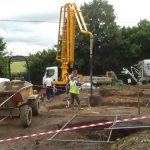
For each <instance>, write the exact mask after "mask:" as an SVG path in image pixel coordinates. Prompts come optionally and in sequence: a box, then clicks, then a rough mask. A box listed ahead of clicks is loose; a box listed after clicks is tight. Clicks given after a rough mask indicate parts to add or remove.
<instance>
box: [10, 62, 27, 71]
mask: <svg viewBox="0 0 150 150" xmlns="http://www.w3.org/2000/svg"><path fill="white" fill-rule="evenodd" d="M10 69H11V73H12V74H18V73H23V72H26V71H27V69H26V62H25V61H17V62H12V63H11V65H10Z"/></svg>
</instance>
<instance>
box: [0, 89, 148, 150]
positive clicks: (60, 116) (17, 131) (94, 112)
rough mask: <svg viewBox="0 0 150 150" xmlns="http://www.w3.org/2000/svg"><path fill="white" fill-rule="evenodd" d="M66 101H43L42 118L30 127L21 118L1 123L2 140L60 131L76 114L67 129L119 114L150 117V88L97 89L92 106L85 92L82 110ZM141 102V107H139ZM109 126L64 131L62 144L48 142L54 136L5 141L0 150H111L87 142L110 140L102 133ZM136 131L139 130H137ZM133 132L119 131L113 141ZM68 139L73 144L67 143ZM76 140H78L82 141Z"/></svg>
mask: <svg viewBox="0 0 150 150" xmlns="http://www.w3.org/2000/svg"><path fill="white" fill-rule="evenodd" d="M66 99H67V95H66V94H61V95H58V96H55V97H54V98H53V99H52V100H51V101H46V99H45V100H44V101H41V102H40V115H39V116H38V117H33V119H32V124H31V126H30V127H28V128H23V127H22V126H21V124H20V119H19V118H17V117H12V118H7V119H6V120H4V121H1V122H0V139H7V138H13V137H18V136H24V135H30V134H34V133H35V134H38V133H40V132H46V131H50V130H56V129H60V128H62V127H63V126H64V125H65V124H66V123H67V122H68V121H70V120H71V118H72V117H73V116H74V115H76V116H75V118H74V119H73V120H71V121H70V123H69V124H68V125H67V126H66V127H67V128H69V127H74V126H80V125H86V124H92V123H99V122H105V121H109V120H112V119H114V116H115V115H116V114H118V115H119V114H126V115H127V116H130V115H132V114H134V115H135V116H136V115H138V113H139V112H140V114H141V115H149V113H150V104H149V100H150V87H148V86H140V87H139V86H123V87H108V86H106V87H103V88H102V87H101V88H99V89H96V90H93V96H92V100H91V101H90V104H91V106H89V100H90V90H81V94H80V100H81V105H82V108H83V109H82V110H80V111H78V109H77V107H76V106H75V109H74V110H71V109H70V108H67V101H66ZM138 101H139V102H140V105H138ZM138 106H140V109H138V108H139V107H138ZM107 127H109V125H106V126H101V127H92V128H87V129H79V130H75V131H66V132H62V133H59V134H57V135H56V136H55V137H54V139H59V140H60V141H61V142H60V141H54V140H52V141H50V140H48V139H50V138H51V137H52V136H53V135H54V134H47V135H43V136H36V137H34V138H27V139H19V140H14V141H9V142H3V143H0V150H48V149H50V150H70V149H72V150H80V149H82V150H99V149H101V150H107V149H108V150H109V149H111V146H112V144H111V143H110V144H108V143H90V142H87V140H95V141H107V140H108V136H109V132H108V131H107V130H102V129H103V128H107ZM134 132H136V131H135V130H134ZM130 133H131V132H128V134H127V132H126V134H125V133H123V134H121V133H119V132H116V133H115V134H113V135H112V137H111V138H110V141H117V140H118V139H121V138H122V137H124V136H128V135H129V134H130ZM67 139H69V140H72V141H70V142H68V141H63V140H67ZM74 140H78V142H75V141H74ZM79 141H82V142H79Z"/></svg>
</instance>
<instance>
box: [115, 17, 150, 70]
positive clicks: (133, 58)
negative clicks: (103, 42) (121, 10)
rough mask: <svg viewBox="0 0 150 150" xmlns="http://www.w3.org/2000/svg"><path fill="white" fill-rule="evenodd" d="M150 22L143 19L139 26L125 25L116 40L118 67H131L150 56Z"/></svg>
mask: <svg viewBox="0 0 150 150" xmlns="http://www.w3.org/2000/svg"><path fill="white" fill-rule="evenodd" d="M149 43H150V22H149V21H147V20H141V21H140V22H139V23H138V24H137V26H134V27H123V28H121V29H120V36H119V37H118V41H116V45H115V46H114V47H115V51H116V57H115V58H116V59H117V60H118V62H119V63H118V65H117V67H118V68H119V67H120V68H121V67H123V66H125V67H130V66H131V65H133V64H137V62H138V61H139V60H142V59H149V57H150V45H149Z"/></svg>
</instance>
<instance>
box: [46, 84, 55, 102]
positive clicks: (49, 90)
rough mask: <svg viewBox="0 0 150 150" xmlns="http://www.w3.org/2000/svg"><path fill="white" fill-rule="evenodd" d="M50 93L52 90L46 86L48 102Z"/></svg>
mask: <svg viewBox="0 0 150 150" xmlns="http://www.w3.org/2000/svg"><path fill="white" fill-rule="evenodd" d="M52 91H53V89H52V87H51V86H47V87H46V96H47V99H48V100H50V97H51V95H52Z"/></svg>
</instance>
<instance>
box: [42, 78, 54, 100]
mask: <svg viewBox="0 0 150 150" xmlns="http://www.w3.org/2000/svg"><path fill="white" fill-rule="evenodd" d="M44 84H45V86H46V96H47V100H50V97H51V94H52V91H53V87H52V79H51V78H50V77H49V75H47V77H46V80H45V83H44Z"/></svg>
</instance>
